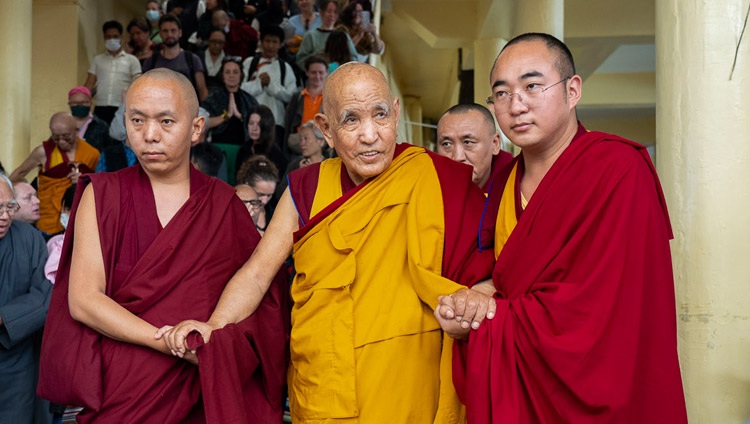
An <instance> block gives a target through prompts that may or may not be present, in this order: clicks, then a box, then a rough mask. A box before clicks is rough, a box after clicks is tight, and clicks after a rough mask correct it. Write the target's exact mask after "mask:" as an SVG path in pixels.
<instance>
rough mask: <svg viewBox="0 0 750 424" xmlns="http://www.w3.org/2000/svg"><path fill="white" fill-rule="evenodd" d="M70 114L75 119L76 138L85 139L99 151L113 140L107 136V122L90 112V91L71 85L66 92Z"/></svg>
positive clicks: (112, 142)
mask: <svg viewBox="0 0 750 424" xmlns="http://www.w3.org/2000/svg"><path fill="white" fill-rule="evenodd" d="M68 106H69V107H70V114H71V115H73V118H74V119H75V121H76V128H78V138H80V139H82V140H86V142H88V143H89V144H90V145H91V146H93V147H95V148H96V149H97V150H99V151H100V152H101V151H103V150H104V149H105V148H107V146H110V145H112V144H114V143H115V142H114V141H113V140H112V139H111V138H110V137H109V124H108V123H107V122H106V121H104V120H103V119H101V118H99V117H98V116H96V115H94V114H92V113H91V91H89V89H88V88H86V87H73V88H72V89H71V90H70V91H69V92H68Z"/></svg>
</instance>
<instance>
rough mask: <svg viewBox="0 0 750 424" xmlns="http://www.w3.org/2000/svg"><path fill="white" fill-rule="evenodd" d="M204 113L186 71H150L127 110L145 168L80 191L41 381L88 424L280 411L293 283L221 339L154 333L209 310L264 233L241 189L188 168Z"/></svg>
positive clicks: (236, 417) (103, 177) (103, 178)
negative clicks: (172, 345)
mask: <svg viewBox="0 0 750 424" xmlns="http://www.w3.org/2000/svg"><path fill="white" fill-rule="evenodd" d="M197 111H198V106H197V98H196V96H195V92H194V90H193V88H192V86H191V85H190V82H189V81H188V80H187V79H186V78H184V77H182V76H179V75H178V74H176V73H174V72H172V71H169V70H164V69H159V70H154V71H151V72H149V73H146V74H144V75H143V76H142V77H141V78H140V79H138V80H137V81H136V82H135V83H134V84H133V85H132V86H131V88H130V90H129V91H128V97H127V100H126V112H125V115H126V126H127V130H128V139H129V141H130V143H131V146H132V147H133V151H134V152H135V153H136V155H137V156H138V158H139V162H140V164H139V165H136V166H134V167H131V168H126V169H124V170H122V171H120V172H117V173H104V174H95V175H91V176H88V177H86V178H85V179H84V180H83V181H82V184H81V185H80V186H79V188H78V194H77V200H76V206H75V207H74V209H75V212H74V214H73V216H72V217H71V223H72V225H71V227H70V228H69V230H68V232H67V233H66V241H65V244H64V247H63V256H62V259H61V264H60V271H59V274H58V285H56V288H55V290H54V293H53V299H52V304H51V307H50V313H49V314H48V321H47V328H46V330H47V331H46V332H45V335H44V341H43V353H42V361H41V362H42V365H41V378H40V389H39V390H40V393H41V395H42V396H43V397H46V398H49V399H51V400H52V401H53V402H56V403H62V404H73V405H79V406H83V407H84V410H83V412H82V413H81V414H80V415H79V416H78V417H77V420H78V422H81V423H87V422H158V423H182V422H216V423H219V422H221V423H226V422H237V423H244V422H271V421H276V420H278V421H280V420H281V413H282V412H281V411H282V410H281V406H282V401H281V395H282V387H283V374H284V369H285V360H286V355H285V343H286V338H285V330H284V322H285V321H284V319H283V316H284V293H285V292H286V290H284V287H283V283H284V281H283V279H278V278H277V279H276V280H275V283H274V284H273V285H272V288H271V290H269V295H268V296H266V297H265V298H264V299H263V301H262V304H261V306H260V307H259V309H258V311H257V313H256V314H255V315H253V316H251V317H250V318H248V319H247V320H245V321H243V322H240V323H238V324H237V325H236V326H231V327H227V328H225V329H224V330H222V331H221V332H217V334H216V335H215V337H214V340H213V342H212V343H211V344H205V345H203V343H202V340H191V348H192V350H191V351H190V352H189V354H188V355H186V357H185V358H183V359H180V358H177V357H175V356H173V355H171V352H170V350H169V348H168V347H167V345H166V344H165V342H164V341H163V340H161V339H157V338H156V337H155V334H156V331H157V329H158V328H160V327H163V326H165V325H167V324H170V323H174V322H176V321H179V320H182V319H186V318H188V317H195V316H201V317H204V318H205V319H208V317H209V316H210V315H211V313H212V312H213V309H214V308H215V306H216V303H217V302H218V299H219V296H220V295H221V293H222V291H223V289H224V286H225V285H226V283H227V281H228V280H229V279H230V278H231V276H232V275H233V274H234V272H235V271H236V270H237V269H239V267H240V266H241V265H242V264H243V263H244V262H245V261H246V260H247V258H248V257H249V256H250V254H251V253H252V251H253V250H254V248H255V246H256V245H257V243H258V241H259V240H260V236H259V234H258V233H257V231H255V229H254V224H253V222H252V219H251V218H250V216H249V215H248V213H247V210H246V209H245V208H244V206H243V204H242V202H241V201H240V200H239V198H238V197H237V196H236V195H235V193H234V190H233V189H232V188H231V187H229V186H228V185H226V184H224V183H222V182H220V181H219V180H216V179H214V178H209V177H208V176H206V175H204V174H202V173H200V172H198V171H196V170H195V169H194V168H192V166H191V165H190V158H189V149H190V146H191V142H195V141H196V140H198V138H199V137H200V134H201V131H202V130H203V128H204V120H203V118H201V117H198V115H197ZM287 312H288V311H287ZM196 355H197V356H196ZM198 364H200V365H198ZM199 369H200V372H199Z"/></svg>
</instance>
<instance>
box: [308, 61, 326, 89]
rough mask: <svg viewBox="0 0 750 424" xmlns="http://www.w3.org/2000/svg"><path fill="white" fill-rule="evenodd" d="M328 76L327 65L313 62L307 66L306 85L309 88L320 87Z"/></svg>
mask: <svg viewBox="0 0 750 424" xmlns="http://www.w3.org/2000/svg"><path fill="white" fill-rule="evenodd" d="M327 76H328V67H326V66H325V65H323V64H322V63H313V64H311V65H310V67H309V68H307V85H308V86H309V87H310V88H320V87H322V86H323V82H324V81H325V80H326V77H327Z"/></svg>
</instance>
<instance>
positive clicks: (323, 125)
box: [314, 113, 334, 149]
mask: <svg viewBox="0 0 750 424" xmlns="http://www.w3.org/2000/svg"><path fill="white" fill-rule="evenodd" d="M314 119H315V126H316V127H318V129H319V130H320V132H322V133H323V138H325V139H326V144H328V147H330V148H332V149H333V148H334V147H333V129H332V128H331V123H330V122H329V121H328V117H327V116H326V115H325V114H323V113H316V114H315V118H314Z"/></svg>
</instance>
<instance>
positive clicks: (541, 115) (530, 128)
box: [490, 41, 580, 151]
mask: <svg viewBox="0 0 750 424" xmlns="http://www.w3.org/2000/svg"><path fill="white" fill-rule="evenodd" d="M556 58H557V57H556V55H555V53H554V52H553V51H552V50H550V49H549V48H547V46H546V45H545V44H544V42H542V41H526V42H520V43H517V44H514V45H512V46H510V47H508V48H507V49H505V51H503V53H502V54H501V55H500V57H498V59H497V61H496V62H495V66H494V68H493V70H492V74H491V75H490V83H491V85H493V87H492V93H493V94H494V93H496V92H498V91H501V90H503V91H507V92H509V93H521V94H520V97H521V98H518V97H519V96H513V97H512V99H511V101H510V104H509V105H507V104H506V106H502V104H501V103H499V102H496V103H495V104H494V105H493V109H494V112H495V117H496V118H497V122H498V124H500V129H501V130H502V131H503V134H505V135H506V136H507V137H508V138H509V139H510V141H512V142H513V144H515V145H516V146H519V147H521V148H522V149H531V150H537V151H538V150H546V149H548V148H550V147H551V146H554V145H555V144H556V143H557V142H558V141H559V140H558V139H559V137H560V134H561V132H563V131H564V130H565V128H566V126H568V125H569V121H570V119H571V111H572V110H573V109H574V108H575V106H576V104H577V101H578V99H579V98H580V78H579V77H573V76H572V75H560V72H559V71H558V70H557V67H556V66H555V61H556ZM568 77H572V78H570V79H568V80H566V81H563V82H560V80H562V79H563V78H568ZM558 82H560V83H559V84H557V85H554V86H553V84H556V83H558ZM531 84H536V85H537V86H542V87H549V89H548V90H546V91H545V92H543V93H541V94H539V95H538V96H534V97H531V96H528V95H527V96H526V97H524V94H523V92H524V90H527V89H528V87H529V86H530V85H531Z"/></svg>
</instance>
